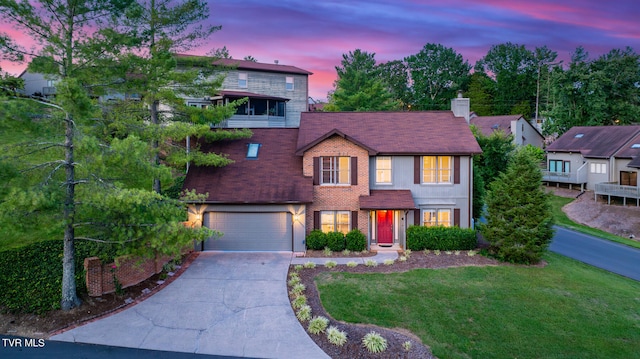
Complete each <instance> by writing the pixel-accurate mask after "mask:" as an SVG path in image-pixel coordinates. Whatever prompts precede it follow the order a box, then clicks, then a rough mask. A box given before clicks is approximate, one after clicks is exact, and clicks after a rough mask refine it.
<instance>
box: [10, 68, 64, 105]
mask: <svg viewBox="0 0 640 359" xmlns="http://www.w3.org/2000/svg"><path fill="white" fill-rule="evenodd" d="M18 77H19V78H21V79H23V80H24V89H23V90H21V91H20V92H21V93H23V94H24V95H27V96H37V97H45V98H48V97H52V96H55V94H56V82H57V81H56V79H55V77H50V76H45V75H44V74H41V73H37V72H29V71H28V70H24V71H22V73H21V74H20V75H19V76H18Z"/></svg>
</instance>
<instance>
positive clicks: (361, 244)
mask: <svg viewBox="0 0 640 359" xmlns="http://www.w3.org/2000/svg"><path fill="white" fill-rule="evenodd" d="M345 242H346V248H347V249H348V250H350V251H354V252H360V251H363V250H365V249H366V248H367V237H366V236H365V235H364V234H363V233H362V232H360V230H359V229H358V228H354V229H352V230H351V231H349V233H347V235H346V236H345Z"/></svg>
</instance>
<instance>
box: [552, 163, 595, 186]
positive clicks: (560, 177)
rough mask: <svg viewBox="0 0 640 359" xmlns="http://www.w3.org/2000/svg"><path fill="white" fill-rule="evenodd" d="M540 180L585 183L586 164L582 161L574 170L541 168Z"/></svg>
mask: <svg viewBox="0 0 640 359" xmlns="http://www.w3.org/2000/svg"><path fill="white" fill-rule="evenodd" d="M542 180H543V181H546V182H560V183H574V184H582V183H587V164H586V163H584V164H583V165H582V166H580V168H578V170H577V171H575V172H551V171H544V170H543V171H542Z"/></svg>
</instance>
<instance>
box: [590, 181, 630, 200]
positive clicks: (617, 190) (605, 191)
mask: <svg viewBox="0 0 640 359" xmlns="http://www.w3.org/2000/svg"><path fill="white" fill-rule="evenodd" d="M594 194H595V198H597V197H598V195H603V196H608V197H609V201H608V202H609V203H611V196H613V197H621V198H622V199H623V202H624V205H626V204H627V198H635V200H636V205H638V204H640V187H637V186H623V185H620V184H618V183H617V182H604V183H596V186H595V190H594Z"/></svg>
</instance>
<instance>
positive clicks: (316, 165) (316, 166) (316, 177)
mask: <svg viewBox="0 0 640 359" xmlns="http://www.w3.org/2000/svg"><path fill="white" fill-rule="evenodd" d="M319 184H320V157H314V158H313V185H314V186H316V185H319Z"/></svg>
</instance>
